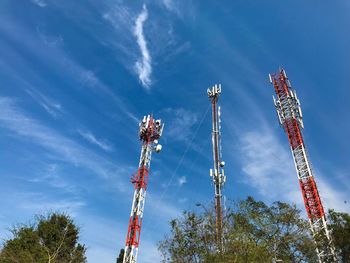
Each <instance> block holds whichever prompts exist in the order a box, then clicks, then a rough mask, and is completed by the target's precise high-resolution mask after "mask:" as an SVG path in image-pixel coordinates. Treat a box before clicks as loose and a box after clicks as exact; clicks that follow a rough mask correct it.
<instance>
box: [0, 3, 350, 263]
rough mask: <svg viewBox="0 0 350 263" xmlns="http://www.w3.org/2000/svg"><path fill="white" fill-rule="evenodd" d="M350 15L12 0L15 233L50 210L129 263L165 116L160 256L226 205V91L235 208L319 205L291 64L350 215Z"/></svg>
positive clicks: (8, 104)
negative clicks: (302, 176) (152, 126)
mask: <svg viewBox="0 0 350 263" xmlns="http://www.w3.org/2000/svg"><path fill="white" fill-rule="evenodd" d="M349 12H350V3H349V1H346V0H343V1H341V0H339V1H333V2H332V3H326V2H324V3H320V2H319V1H308V2H305V1H289V0H288V1H272V0H268V1H250V0H248V1H247V0H245V1H241V0H237V1H188V0H186V1H185V0H153V1H150V0H149V1H147V0H145V1H122V0H113V1H112V0H104V1H100V0H76V1H62V0H32V1H30V0H21V1H13V0H2V1H1V2H0V17H1V23H0V147H1V154H0V157H1V158H0V179H1V184H0V198H1V200H2V201H1V202H0V210H1V211H2V212H1V214H0V237H1V238H6V237H9V236H10V234H9V232H8V231H7V230H6V229H8V228H9V227H10V226H11V225H13V224H15V223H20V222H30V220H31V219H32V218H33V216H34V215H35V214H38V213H43V212H47V211H68V212H69V213H70V214H71V215H72V216H73V217H74V219H75V220H76V223H77V224H78V225H79V226H80V227H81V239H82V241H83V242H84V243H85V244H86V245H87V246H88V251H87V255H88V262H89V263H101V262H114V260H115V257H116V256H117V254H118V253H119V249H120V248H122V247H123V246H124V242H125V236H126V231H127V223H128V219H129V214H130V206H131V201H132V191H133V188H132V185H131V184H130V182H129V179H130V176H131V174H132V173H134V172H135V171H136V170H137V165H138V159H139V152H140V143H139V141H138V139H137V132H138V121H139V120H140V119H141V118H142V117H143V115H145V114H148V113H153V114H154V116H156V117H159V118H162V119H163V121H164V122H165V129H164V135H163V137H162V139H161V143H162V144H163V151H162V152H161V153H160V154H157V155H156V154H154V155H153V160H152V164H151V168H152V173H151V175H150V181H149V187H148V195H147V200H146V209H145V214H144V224H143V229H142V235H141V245H140V250H139V262H141V263H148V262H159V255H158V252H157V249H156V245H157V242H158V241H159V240H161V239H162V237H163V235H164V234H165V233H166V232H167V231H168V230H169V227H168V222H169V220H170V219H171V218H174V217H176V216H178V215H180V213H181V211H182V210H184V209H197V210H198V209H199V208H197V207H195V204H196V203H202V204H207V203H210V202H211V200H212V197H213V186H212V185H211V181H210V177H209V169H210V168H211V166H212V159H211V158H212V154H211V138H210V136H211V135H210V131H211V122H210V109H209V108H208V107H209V101H208V99H207V96H206V89H207V88H208V87H210V86H212V85H214V84H215V83H221V84H222V91H223V92H222V97H221V100H220V104H221V107H222V123H223V124H222V134H223V158H224V160H225V161H226V169H225V172H226V175H227V184H226V186H225V190H224V193H225V196H226V197H227V199H237V198H245V197H246V196H247V195H253V196H254V197H256V198H257V199H261V200H264V201H266V202H272V201H275V200H283V201H287V202H294V203H296V204H297V205H298V206H299V207H300V208H303V206H302V198H301V194H300V192H299V186H298V182H297V177H296V173H295V170H294V165H293V162H292V156H291V153H290V150H289V146H288V142H287V138H286V135H285V134H284V132H283V130H282V129H281V128H280V127H279V126H278V121H277V117H276V113H275V110H274V106H273V102H272V98H271V95H272V94H273V88H272V86H271V85H270V84H269V82H268V73H270V72H275V71H276V70H277V69H278V68H279V67H280V66H283V67H284V68H285V69H286V71H287V73H288V76H289V77H290V79H291V82H292V85H293V86H294V88H295V89H296V90H297V92H298V96H299V98H300V100H301V103H302V108H303V114H304V124H305V130H304V138H305V142H306V147H307V149H308V152H309V155H310V159H311V161H312V166H313V169H314V172H315V178H316V181H317V183H318V185H319V188H320V194H321V197H322V200H323V202H324V205H325V207H326V208H335V209H337V210H339V211H347V212H350V206H349V202H350V178H349V177H350V163H349V156H350V141H349V137H348V136H349V134H350V122H349V114H350V106H349V102H348V99H347V98H349V96H350V91H349V84H348V76H349V69H350V51H349V46H350V34H349V27H350V16H349V15H348V14H349ZM344 201H347V203H345V202H344Z"/></svg>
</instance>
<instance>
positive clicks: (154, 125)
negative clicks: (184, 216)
mask: <svg viewBox="0 0 350 263" xmlns="http://www.w3.org/2000/svg"><path fill="white" fill-rule="evenodd" d="M163 127H164V124H162V122H161V120H155V119H153V117H152V116H150V115H148V116H144V117H143V120H142V122H141V123H140V131H139V138H140V140H141V141H142V148H141V157H140V163H139V168H138V171H137V174H135V175H133V176H132V178H131V183H132V184H133V185H134V188H135V191H134V198H133V201H132V206H131V214H130V221H129V227H128V234H127V236H126V245H125V253H124V258H123V263H136V260H137V252H138V247H139V243H140V234H141V225H142V216H143V210H144V206H145V198H146V189H147V183H148V174H149V169H150V164H151V154H152V151H155V152H160V150H161V149H162V146H161V145H160V144H158V140H159V138H160V136H161V135H162V132H163Z"/></svg>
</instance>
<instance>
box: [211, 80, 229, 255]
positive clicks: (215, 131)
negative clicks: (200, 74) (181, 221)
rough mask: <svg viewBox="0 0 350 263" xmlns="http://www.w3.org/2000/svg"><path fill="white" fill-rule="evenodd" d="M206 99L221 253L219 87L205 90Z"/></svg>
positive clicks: (221, 250) (221, 172)
mask: <svg viewBox="0 0 350 263" xmlns="http://www.w3.org/2000/svg"><path fill="white" fill-rule="evenodd" d="M207 93H208V97H209V99H210V101H211V103H212V143H213V161H214V167H213V168H214V169H213V170H210V175H211V176H212V177H213V182H214V187H215V188H214V189H215V214H216V242H217V249H218V251H219V252H223V236H222V206H221V201H222V194H221V189H222V187H223V185H224V183H225V181H226V177H225V175H224V169H223V166H224V164H225V163H224V162H222V161H220V157H221V154H220V139H221V138H220V136H221V134H220V125H219V118H220V117H219V114H218V105H217V102H218V99H219V95H220V93H221V85H215V86H214V87H212V89H208V90H207Z"/></svg>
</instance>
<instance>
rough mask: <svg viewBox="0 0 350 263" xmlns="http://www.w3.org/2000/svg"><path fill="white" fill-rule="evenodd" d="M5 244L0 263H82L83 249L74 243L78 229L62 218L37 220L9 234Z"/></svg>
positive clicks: (67, 218) (60, 216)
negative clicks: (10, 235) (11, 236)
mask: <svg viewBox="0 0 350 263" xmlns="http://www.w3.org/2000/svg"><path fill="white" fill-rule="evenodd" d="M12 234H13V238H12V239H10V240H7V241H5V243H4V246H3V249H2V251H1V253H0V263H85V262H86V257H85V251H86V248H85V246H84V245H81V244H79V243H78V238H79V228H78V227H76V226H75V225H74V223H73V220H72V219H71V218H70V217H69V216H67V215H64V214H57V213H53V214H51V215H49V216H47V217H43V216H41V217H38V218H37V219H36V223H35V224H34V225H31V226H30V225H23V226H20V227H16V228H14V229H13V230H12Z"/></svg>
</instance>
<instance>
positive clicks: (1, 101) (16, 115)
mask: <svg viewBox="0 0 350 263" xmlns="http://www.w3.org/2000/svg"><path fill="white" fill-rule="evenodd" d="M0 108H1V111H0V126H3V127H5V128H7V129H9V130H11V131H13V132H14V135H19V136H20V139H22V140H23V139H30V141H31V142H32V143H35V144H38V145H40V146H42V147H44V148H46V149H47V150H49V151H50V153H52V154H54V155H53V157H54V158H56V159H58V160H62V161H65V162H68V163H70V164H73V165H75V166H79V167H83V168H84V169H88V170H90V171H92V172H93V173H95V174H97V175H100V176H103V177H104V178H108V177H111V176H113V174H115V172H116V171H117V170H118V169H121V168H118V167H117V166H116V165H114V164H113V163H111V162H109V161H108V160H106V159H104V158H102V157H100V156H99V155H97V154H95V153H94V152H92V151H89V150H88V149H86V148H84V147H82V146H81V145H79V144H78V143H76V142H75V141H73V140H71V139H69V138H67V137H65V136H63V135H61V134H59V133H57V132H56V131H55V130H53V129H51V128H49V127H46V126H44V125H43V124H41V123H40V122H38V121H37V120H35V119H32V118H30V117H28V116H27V115H26V114H25V113H24V112H23V111H22V110H21V109H20V108H18V107H17V106H16V103H15V101H14V100H13V99H10V98H4V97H0ZM120 188H121V190H122V189H123V187H122V186H121V187H120Z"/></svg>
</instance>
